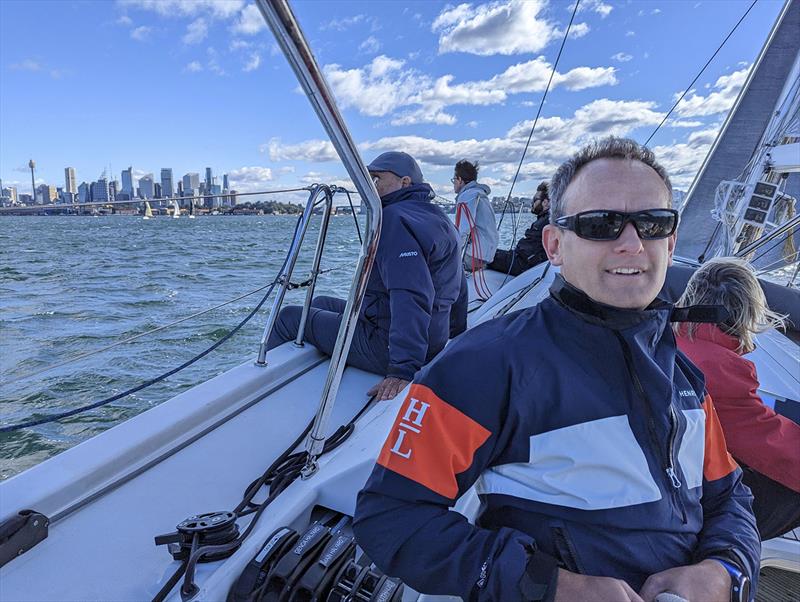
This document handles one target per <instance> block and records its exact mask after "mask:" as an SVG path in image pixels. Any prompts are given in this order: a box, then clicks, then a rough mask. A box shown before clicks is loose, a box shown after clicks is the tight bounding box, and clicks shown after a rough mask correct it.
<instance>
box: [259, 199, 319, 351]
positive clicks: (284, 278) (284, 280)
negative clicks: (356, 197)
mask: <svg viewBox="0 0 800 602" xmlns="http://www.w3.org/2000/svg"><path fill="white" fill-rule="evenodd" d="M320 195H324V202H325V211H324V212H323V214H322V224H321V225H320V228H319V236H318V238H317V248H316V250H315V252H314V263H313V264H312V266H311V282H310V284H309V286H308V291H307V292H306V301H305V303H304V304H303V315H302V318H301V319H300V328H298V330H297V338H296V339H295V344H296V345H298V346H301V345H302V344H303V334H304V331H305V325H306V318H307V317H308V310H309V308H310V306H311V298H312V296H313V295H314V285H315V284H316V283H317V276H319V263H320V260H321V259H322V250H323V247H324V246H325V236H326V234H327V232H328V222H329V221H330V219H331V208H332V207H333V194H332V193H331V189H330V188H329V187H328V186H326V185H325V184H314V186H312V187H311V192H310V194H309V195H308V202H307V203H306V207H305V209H304V210H303V215H302V217H301V218H300V225H299V226H298V228H297V231H296V232H295V234H294V238H293V239H292V245H291V247H289V260H288V261H287V262H286V264H285V266H284V268H283V271H282V272H281V273H280V274H279V275H278V284H279V285H280V288H279V289H278V292H277V294H276V295H275V299H274V300H273V301H272V310H271V311H270V314H269V320H268V321H267V325H266V326H265V327H264V334H263V335H262V337H261V345H260V346H259V348H258V359H256V362H255V363H256V366H266V365H267V343H268V341H269V336H270V335H271V334H272V331H273V329H274V328H275V321H276V320H277V319H278V313H279V312H280V309H281V305H283V298H284V297H285V296H286V291H287V290H289V286H290V285H291V279H292V273H293V272H294V266H295V264H296V263H297V256H298V255H299V254H300V247H301V246H302V244H303V239H304V238H305V236H306V231H307V230H308V225H309V224H310V223H311V217H312V215H313V214H314V208H315V207H316V206H317V205H318V204H319V201H318V199H319V197H320Z"/></svg>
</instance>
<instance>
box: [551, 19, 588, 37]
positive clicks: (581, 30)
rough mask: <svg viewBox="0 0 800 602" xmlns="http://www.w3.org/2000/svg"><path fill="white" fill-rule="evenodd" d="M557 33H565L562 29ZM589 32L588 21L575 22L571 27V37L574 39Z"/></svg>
mask: <svg viewBox="0 0 800 602" xmlns="http://www.w3.org/2000/svg"><path fill="white" fill-rule="evenodd" d="M557 33H558V34H559V37H561V36H563V35H564V33H563V32H561V31H559V32H557ZM587 33H589V24H588V23H575V25H573V26H572V27H570V28H569V37H570V38H573V39H577V38H582V37H583V36H585V35H586V34H587Z"/></svg>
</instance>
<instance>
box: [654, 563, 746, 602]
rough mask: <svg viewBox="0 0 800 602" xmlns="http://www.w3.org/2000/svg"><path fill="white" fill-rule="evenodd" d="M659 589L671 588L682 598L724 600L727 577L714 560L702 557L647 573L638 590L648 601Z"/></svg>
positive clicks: (727, 597)
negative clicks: (694, 562)
mask: <svg viewBox="0 0 800 602" xmlns="http://www.w3.org/2000/svg"><path fill="white" fill-rule="evenodd" d="M662 592H671V593H673V594H676V595H678V596H680V597H681V598H685V599H686V600H703V602H728V601H729V600H730V599H731V578H730V575H728V571H726V570H725V568H724V567H723V566H722V565H721V564H720V563H719V562H717V561H716V560H703V561H702V562H699V563H697V564H692V565H690V566H678V567H675V568H673V569H667V570H666V571H661V572H660V573H656V574H655V575H650V577H648V579H647V581H645V582H644V585H643V586H642V591H640V592H639V594H640V595H641V596H642V598H643V599H644V601H645V602H652V600H655V598H656V596H657V595H658V594H660V593H662Z"/></svg>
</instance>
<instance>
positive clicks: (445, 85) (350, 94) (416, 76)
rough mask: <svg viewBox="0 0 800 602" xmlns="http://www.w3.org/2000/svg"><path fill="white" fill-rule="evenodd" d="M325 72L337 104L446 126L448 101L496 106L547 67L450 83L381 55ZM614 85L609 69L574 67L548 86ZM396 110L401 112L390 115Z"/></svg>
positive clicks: (530, 65) (540, 81) (405, 121)
mask: <svg viewBox="0 0 800 602" xmlns="http://www.w3.org/2000/svg"><path fill="white" fill-rule="evenodd" d="M323 70H324V72H325V76H326V78H327V79H328V82H330V84H331V87H332V88H333V91H334V93H335V95H336V97H337V100H338V101H339V103H340V105H341V106H342V107H343V108H350V107H353V108H355V109H357V110H358V111H359V112H360V113H362V114H364V115H369V116H372V117H383V116H385V115H390V114H391V115H392V121H391V123H392V124H393V125H411V124H417V123H435V124H439V125H452V124H454V123H456V118H455V116H453V115H452V114H450V113H448V112H446V111H445V109H446V108H447V107H449V106H452V105H479V106H486V105H496V104H501V103H503V102H505V100H506V99H507V97H508V94H516V93H522V92H541V91H543V90H544V89H545V87H546V85H547V81H548V79H549V77H550V72H551V70H552V66H551V65H550V64H549V63H547V61H545V59H544V58H543V57H539V58H537V59H534V60H531V61H527V62H524V63H518V64H516V65H512V66H511V67H509V68H508V69H506V70H505V71H504V72H503V73H500V74H498V75H495V76H494V77H492V78H491V79H489V80H479V81H472V82H462V83H454V82H453V80H454V76H452V75H449V74H448V75H443V76H441V77H439V78H437V79H436V80H432V79H431V78H430V76H428V75H425V74H423V73H421V72H420V71H418V70H416V69H413V68H409V67H407V66H406V63H405V61H402V60H398V59H393V58H390V57H387V56H385V55H381V56H378V57H375V58H374V59H373V60H372V61H371V62H369V63H367V64H366V65H364V66H363V67H361V68H355V69H344V68H342V67H341V66H340V65H336V64H332V65H326V66H325V67H324V68H323ZM616 83H617V80H616V76H615V69H614V68H613V67H576V68H575V69H571V70H570V71H568V72H566V73H559V72H557V73H555V75H554V77H553V87H558V86H563V87H565V88H567V89H569V90H583V89H585V88H590V87H597V86H602V85H614V84H616ZM396 111H402V112H400V113H397V114H395V113H396Z"/></svg>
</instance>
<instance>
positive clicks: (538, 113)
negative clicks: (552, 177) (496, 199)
mask: <svg viewBox="0 0 800 602" xmlns="http://www.w3.org/2000/svg"><path fill="white" fill-rule="evenodd" d="M579 5H580V0H575V7H574V8H573V9H572V16H571V17H570V18H569V25H567V30H566V31H565V32H564V39H562V40H561V47H560V48H559V49H558V55H557V56H556V60H555V62H554V63H553V68H552V69H551V70H550V79H548V80H547V87H545V89H544V94H542V100H541V102H540V103H539V109H538V110H537V111H536V118H535V119H534V120H533V125H532V126H531V131H530V133H529V134H528V141H527V142H526V143H525V149H524V150H523V151H522V156H521V157H520V158H519V165H517V171H516V173H515V174H514V179H513V180H511V188H509V189H508V196H507V197H506V203H507V202H509V201H510V200H511V193H512V192H513V191H514V185H515V184H516V183H517V178H518V177H519V171H520V169H522V163H523V161H525V155H526V154H527V153H528V147H529V146H530V144H531V138H532V137H533V132H534V130H536V124H537V123H538V122H539V115H541V114H542V108H543V107H544V101H545V99H546V98H547V93H548V92H549V91H550V84H551V83H552V82H553V76H554V75H555V73H556V68H557V67H558V61H559V60H560V59H561V53H562V52H563V50H564V45H565V44H566V43H567V36H569V30H570V28H571V27H572V22H573V21H574V20H575V13H577V12H578V6H579ZM503 215H505V206H504V207H503ZM503 215H501V216H500V223H499V224H497V229H498V230H499V229H500V225H501V224H502V223H503Z"/></svg>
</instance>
